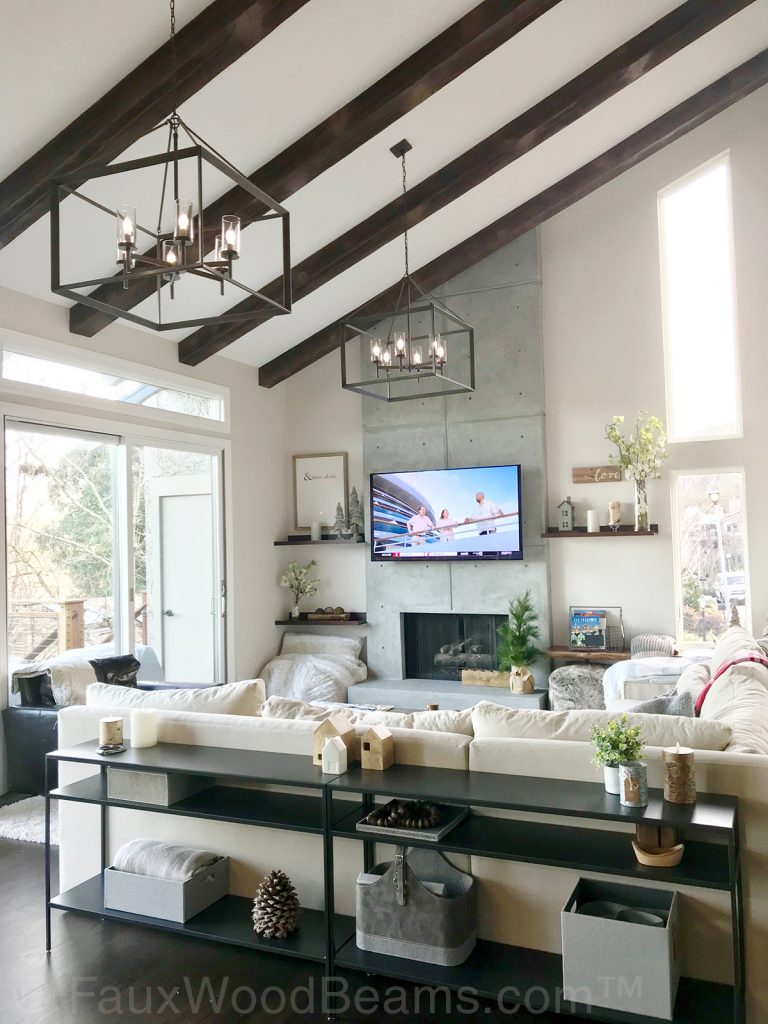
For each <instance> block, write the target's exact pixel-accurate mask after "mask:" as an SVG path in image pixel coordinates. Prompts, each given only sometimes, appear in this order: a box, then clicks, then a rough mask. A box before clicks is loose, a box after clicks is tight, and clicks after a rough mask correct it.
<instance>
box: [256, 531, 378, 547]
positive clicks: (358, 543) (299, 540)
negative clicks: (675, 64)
mask: <svg viewBox="0 0 768 1024" xmlns="http://www.w3.org/2000/svg"><path fill="white" fill-rule="evenodd" d="M274 543H275V547H276V548H284V547H301V546H303V545H307V546H309V545H311V544H314V545H315V546H316V547H318V546H319V545H321V544H322V545H323V546H325V545H328V547H342V546H344V545H347V546H349V545H352V546H353V547H361V548H362V547H365V544H366V541H365V537H357V538H355V537H335V536H334V535H333V534H330V533H326V534H323V539H322V540H312V538H311V537H307V536H305V535H303V534H293V535H289V536H288V537H286V538H285V540H276V541H275V542H274Z"/></svg>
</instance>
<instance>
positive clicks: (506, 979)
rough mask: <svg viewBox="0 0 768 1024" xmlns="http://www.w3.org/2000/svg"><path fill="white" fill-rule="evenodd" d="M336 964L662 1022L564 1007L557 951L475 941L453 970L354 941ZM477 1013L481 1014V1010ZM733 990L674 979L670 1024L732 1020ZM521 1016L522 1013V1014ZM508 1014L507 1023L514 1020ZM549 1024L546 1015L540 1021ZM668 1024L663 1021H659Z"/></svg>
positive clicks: (598, 1016) (591, 1016)
mask: <svg viewBox="0 0 768 1024" xmlns="http://www.w3.org/2000/svg"><path fill="white" fill-rule="evenodd" d="M336 963H337V965H338V966H339V967H344V968H346V969H347V970H353V971H360V972H363V973H365V974H378V975H383V976H384V977H390V978H398V979H401V980H403V981H409V982H413V983H414V984H417V985H432V986H435V987H441V988H448V989H451V990H452V991H459V990H460V989H467V990H471V991H472V992H473V993H474V992H477V994H478V995H479V996H482V997H484V998H486V999H494V1000H495V999H497V998H498V997H499V994H500V993H503V992H511V991H513V990H514V989H516V990H517V991H518V992H521V993H522V992H529V993H534V992H535V998H534V997H533V995H532V996H531V997H530V998H529V1002H527V1003H526V1007H527V1008H528V1007H529V1008H530V1010H531V1011H532V1012H533V1013H536V1012H540V1011H541V1010H542V1009H544V1008H545V1007H549V1008H551V1009H554V1008H556V1007H559V1012H560V1013H562V1014H564V1015H570V1016H576V1017H578V1018H579V1019H584V1020H585V1021H586V1020H593V1021H606V1022H615V1024H640V1022H643V1024H662V1022H661V1021H660V1020H658V1019H657V1018H655V1017H635V1016H633V1015H632V1014H628V1013H620V1012H617V1011H612V1010H606V1009H603V1008H602V1007H599V1006H593V1007H585V1006H580V1005H573V1004H570V1003H565V1002H564V1001H563V996H562V987H563V966H562V964H563V961H562V957H561V956H559V955H558V954H557V953H545V952H542V951H540V950H534V949H526V948H524V947H522V946H507V945H504V944H503V943H500V942H488V941H484V940H482V939H481V940H478V943H477V945H476V946H475V948H474V950H473V952H472V953H471V955H470V957H469V959H468V960H465V961H464V963H463V964H460V965H459V966H458V967H440V966H439V965H437V964H428V963H422V962H421V961H417V960H405V959H400V958H398V957H392V956H384V955H382V954H380V953H370V952H367V951H366V950H362V949H358V948H357V946H356V945H355V940H354V937H353V938H351V939H350V940H349V942H347V943H346V945H344V946H343V947H342V948H341V949H340V950H338V952H337V953H336ZM481 1012H482V1011H481ZM732 1014H733V988H732V987H731V986H730V985H718V984H715V983H713V982H705V981H694V980H693V979H691V978H681V979H680V989H679V992H678V997H677V1004H676V1008H675V1017H674V1021H673V1022H672V1024H708V1022H711V1024H722V1022H723V1021H727V1020H729V1019H732ZM526 1018H527V1015H526ZM515 1019H516V1016H515V1015H510V1020H515ZM544 1019H545V1020H547V1021H549V1020H551V1019H552V1018H551V1017H550V1015H549V1014H547V1016H546V1017H545V1018H544ZM665 1024H669V1022H665Z"/></svg>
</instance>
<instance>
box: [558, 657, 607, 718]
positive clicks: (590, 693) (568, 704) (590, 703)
mask: <svg viewBox="0 0 768 1024" xmlns="http://www.w3.org/2000/svg"><path fill="white" fill-rule="evenodd" d="M604 673H605V669H604V668H601V667H600V666H599V665H563V666H562V667H561V668H556V669H555V670H554V672H552V674H551V675H550V677H549V706H550V708H551V709H552V710H553V711H575V710H584V709H585V708H593V709H595V710H596V711H605V696H604V694H603V675H604Z"/></svg>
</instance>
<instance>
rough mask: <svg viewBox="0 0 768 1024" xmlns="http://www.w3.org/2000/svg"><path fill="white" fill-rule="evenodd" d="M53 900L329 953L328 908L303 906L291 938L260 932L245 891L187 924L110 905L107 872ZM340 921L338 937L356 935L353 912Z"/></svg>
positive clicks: (185, 930)
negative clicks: (104, 876) (270, 936)
mask: <svg viewBox="0 0 768 1024" xmlns="http://www.w3.org/2000/svg"><path fill="white" fill-rule="evenodd" d="M51 906H52V907H53V908H54V909H56V910H69V911H75V912H76V913H80V914H90V915H92V916H94V917H106V918H110V919H112V920H115V921H123V922H125V923H126V924H138V925H143V926H144V927H146V928H157V929H160V930H162V931H170V932H177V933H179V934H181V935H189V936H192V937H194V938H198V939H209V940H211V941H213V942H225V943H227V944H228V945H230V946H242V947H245V948H247V949H253V950H258V951H260V952H265V953H279V954H280V955H281V956H292V957H299V958H301V959H302V960H315V961H318V962H320V963H322V962H324V961H325V958H326V957H325V951H326V936H325V923H324V919H325V914H324V913H323V911H322V910H307V909H305V908H303V907H302V908H301V910H300V912H299V930H298V931H297V932H296V934H295V935H292V936H290V937H289V938H287V939H279V940H278V939H267V938H264V937H263V936H261V935H257V934H256V932H255V931H254V930H253V924H252V922H251V909H252V906H253V901H252V900H250V899H246V898H245V897H244V896H225V897H224V898H223V899H221V900H218V901H217V902H216V903H214V904H212V905H211V906H210V907H208V909H207V910H204V911H203V912H202V913H201V914H197V915H196V916H195V917H193V918H192V919H191V920H189V921H187V922H186V923H185V924H179V923H177V922H175V921H164V920H162V919H160V918H157V917H144V916H143V915H140V914H126V913H125V912H123V911H122V910H110V909H109V908H107V907H105V906H104V883H103V880H102V876H101V875H96V876H94V877H93V878H89V879H88V881H87V882H82V883H81V884H80V885H77V886H75V887H74V888H73V889H69V890H68V891H67V892H64V893H62V894H61V895H60V896H54V898H53V899H52V900H51ZM334 927H335V934H336V936H337V940H336V941H337V942H338V941H341V942H346V941H347V940H348V939H349V938H350V936H352V935H354V931H355V922H354V919H353V918H351V917H342V916H341V915H339V916H337V917H336V919H335V922H334Z"/></svg>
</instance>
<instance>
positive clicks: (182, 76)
mask: <svg viewBox="0 0 768 1024" xmlns="http://www.w3.org/2000/svg"><path fill="white" fill-rule="evenodd" d="M305 3H307V0H215V2H214V3H211V4H209V6H208V7H206V8H205V10H203V11H202V12H201V13H200V14H198V15H197V17H196V18H193V19H192V21H190V22H188V23H187V24H186V25H185V26H184V27H183V28H181V29H179V31H178V32H177V33H176V54H177V62H178V73H177V76H176V96H177V99H178V102H179V104H181V103H183V102H184V101H185V100H187V99H189V97H190V96H193V95H194V94H195V93H196V92H198V91H199V90H200V89H202V88H203V86H204V85H206V83H208V82H210V81H211V79H213V78H215V77H216V76H217V75H219V74H221V72H222V71H224V70H225V69H226V68H227V67H229V65H230V64H232V63H233V62H234V61H236V60H237V59H238V57H241V56H242V55H243V54H244V53H247V51H248V50H250V49H251V48H252V47H253V46H255V45H256V44H257V43H259V42H260V41H261V40H262V39H264V38H265V37H266V36H268V35H269V33H270V32H272V31H273V29H275V28H277V27H278V25H280V24H282V22H284V21H285V20H286V19H287V18H289V17H290V16H291V15H292V14H294V13H295V12H296V11H297V10H299V8H301V7H303V6H304V4H305ZM22 88H23V84H22ZM173 96H174V86H173V63H172V60H171V43H170V41H168V42H166V43H164V44H163V45H162V46H161V47H160V48H159V49H158V50H156V51H155V52H154V53H153V54H152V55H151V56H150V57H148V58H147V59H146V60H145V61H142V63H141V64H139V65H138V67H136V68H135V69H134V70H133V71H131V72H130V74H128V75H126V76H125V78H123V79H122V81H120V82H118V84H117V85H116V86H115V87H114V88H112V89H110V90H109V92H107V93H105V95H104V96H102V97H101V99H99V100H97V101H96V103H94V104H93V105H92V106H91V107H89V108H88V109H87V110H86V111H85V112H84V113H83V114H81V115H80V116H79V117H77V118H75V120H74V121H72V122H71V124H69V125H68V126H67V127H66V128H64V129H63V130H62V131H61V132H59V134H58V135H57V136H56V137H55V138H53V139H51V141H50V142H48V143H46V145H44V146H43V147H42V149H39V150H38V151H37V152H36V153H35V154H34V156H31V157H30V158H29V159H28V160H26V161H25V162H24V163H23V164H21V166H20V167H17V168H16V170H15V171H13V172H12V173H11V174H9V175H8V177H7V178H6V179H5V180H4V181H2V182H0V248H2V247H3V246H5V245H7V244H8V243H9V242H11V241H12V240H13V239H14V238H16V237H17V236H18V235H19V234H21V232H22V231H25V230H26V229H27V228H28V227H30V226H31V225H32V224H34V223H35V221H37V220H38V219H39V218H40V217H42V216H43V215H44V214H45V213H47V212H48V204H49V195H48V183H49V181H50V180H51V179H52V178H56V177H57V176H59V175H64V174H72V173H75V172H76V171H77V169H78V167H82V166H84V165H85V164H89V163H94V162H106V163H108V162H109V161H111V160H114V159H115V157H117V156H119V155H120V153H122V152H124V151H125V150H126V149H127V148H128V147H129V146H131V145H132V144H133V143H134V142H135V141H136V140H137V139H138V138H140V137H141V136H142V135H143V134H144V133H145V132H147V131H150V130H151V129H152V128H153V127H154V126H155V125H157V124H158V123H159V122H161V121H162V120H163V119H164V118H165V117H167V116H168V115H169V114H170V113H171V110H172V106H173Z"/></svg>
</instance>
